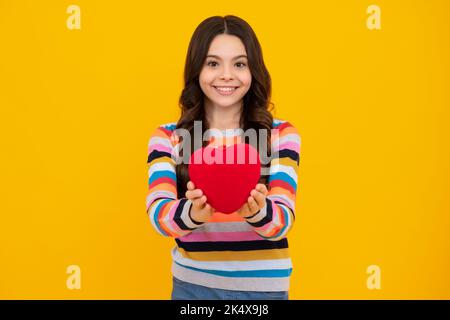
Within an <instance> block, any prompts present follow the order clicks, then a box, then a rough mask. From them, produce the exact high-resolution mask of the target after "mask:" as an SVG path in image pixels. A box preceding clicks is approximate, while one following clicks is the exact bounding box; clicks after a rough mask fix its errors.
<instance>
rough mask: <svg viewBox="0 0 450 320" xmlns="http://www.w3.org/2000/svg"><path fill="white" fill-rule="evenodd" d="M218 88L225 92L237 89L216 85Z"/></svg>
mask: <svg viewBox="0 0 450 320" xmlns="http://www.w3.org/2000/svg"><path fill="white" fill-rule="evenodd" d="M215 88H216V89H217V90H219V91H223V92H231V91H234V90H236V88H235V87H215Z"/></svg>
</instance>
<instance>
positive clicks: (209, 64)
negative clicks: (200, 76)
mask: <svg viewBox="0 0 450 320" xmlns="http://www.w3.org/2000/svg"><path fill="white" fill-rule="evenodd" d="M211 63H215V64H217V62H215V61H209V62H207V63H206V64H207V65H208V66H211ZM211 67H215V65H213V66H211Z"/></svg>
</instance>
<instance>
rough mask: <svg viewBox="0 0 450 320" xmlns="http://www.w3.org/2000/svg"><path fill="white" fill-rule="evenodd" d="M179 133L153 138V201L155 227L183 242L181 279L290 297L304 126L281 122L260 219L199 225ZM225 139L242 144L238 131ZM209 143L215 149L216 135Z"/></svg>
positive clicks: (161, 132)
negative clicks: (185, 190) (180, 188)
mask: <svg viewBox="0 0 450 320" xmlns="http://www.w3.org/2000/svg"><path fill="white" fill-rule="evenodd" d="M175 127H176V123H169V124H164V125H161V126H160V127H158V128H157V129H156V130H155V131H154V133H153V134H152V136H151V138H150V141H149V145H148V159H147V165H148V175H149V180H148V186H149V190H148V194H147V198H146V208H147V213H148V215H149V219H150V221H151V223H152V225H153V227H154V229H155V230H156V231H157V232H159V233H160V234H161V235H163V236H167V237H173V238H174V239H175V242H176V245H175V246H174V248H173V249H172V260H173V262H172V274H173V276H174V277H176V278H178V279H180V280H183V281H186V282H190V283H194V284H198V285H202V286H206V287H212V288H219V289H228V290H242V291H287V290H288V289H289V278H290V274H291V272H292V261H291V258H290V255H289V252H288V241H287V238H286V235H287V233H288V232H289V230H290V229H291V227H292V225H293V223H294V219H295V214H294V212H295V198H296V190H297V173H298V168H299V161H300V145H301V140H300V135H299V134H298V131H297V130H296V128H295V127H294V126H292V125H291V124H290V123H289V122H287V121H283V120H279V119H274V121H273V129H272V132H273V133H274V134H273V136H272V141H271V144H272V150H273V151H278V157H276V158H275V157H274V158H272V159H271V162H270V171H269V179H268V185H269V188H268V191H269V193H268V195H267V197H266V204H265V206H264V207H263V208H262V209H261V210H260V211H259V213H258V214H257V215H254V216H251V217H249V218H242V217H241V216H239V215H238V214H237V213H236V212H235V213H232V214H223V213H220V212H217V211H216V212H215V213H214V214H213V215H212V217H211V219H210V220H208V221H207V222H205V223H201V224H199V223H198V222H194V221H193V220H192V219H191V218H190V215H189V210H190V208H191V205H192V202H191V200H188V199H186V198H185V195H178V194H177V187H176V186H177V183H176V179H177V177H176V172H175V166H176V162H175V160H174V159H177V158H176V156H177V152H176V151H177V150H178V148H179V145H178V139H176V138H175V139H174V136H176V135H174V134H173V133H174V130H175ZM274 129H278V131H277V132H276V133H277V134H275V132H274ZM217 140H219V139H217ZM220 141H222V142H223V141H225V143H226V144H227V145H229V143H230V141H232V142H231V143H235V142H240V141H241V140H240V136H239V134H238V133H232V134H231V135H229V136H226V138H225V139H220ZM209 143H210V145H212V144H214V143H215V139H214V136H212V139H211V140H210V141H209Z"/></svg>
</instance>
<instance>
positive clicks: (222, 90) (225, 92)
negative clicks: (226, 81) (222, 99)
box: [212, 86, 239, 96]
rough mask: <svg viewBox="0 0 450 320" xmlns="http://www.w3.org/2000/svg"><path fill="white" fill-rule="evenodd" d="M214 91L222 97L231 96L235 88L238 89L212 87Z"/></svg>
mask: <svg viewBox="0 0 450 320" xmlns="http://www.w3.org/2000/svg"><path fill="white" fill-rule="evenodd" d="M212 87H213V88H214V89H216V91H217V92H218V93H219V94H220V95H223V96H229V95H232V94H233V93H234V92H235V91H236V89H237V88H239V87H231V86H212Z"/></svg>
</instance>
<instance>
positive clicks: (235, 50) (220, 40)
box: [208, 34, 247, 59]
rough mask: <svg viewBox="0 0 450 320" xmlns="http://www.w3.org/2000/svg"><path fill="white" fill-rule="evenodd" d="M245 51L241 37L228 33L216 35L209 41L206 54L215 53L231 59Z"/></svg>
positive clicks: (243, 53)
mask: <svg viewBox="0 0 450 320" xmlns="http://www.w3.org/2000/svg"><path fill="white" fill-rule="evenodd" d="M246 53H247V52H246V50H245V46H244V44H243V43H242V41H241V39H240V38H238V37H236V36H233V35H229V34H219V35H217V36H216V37H215V38H214V39H213V41H212V42H211V45H210V46H209V50H208V55H216V56H219V57H221V58H223V59H233V58H234V57H236V56H239V55H245V54H246Z"/></svg>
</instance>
